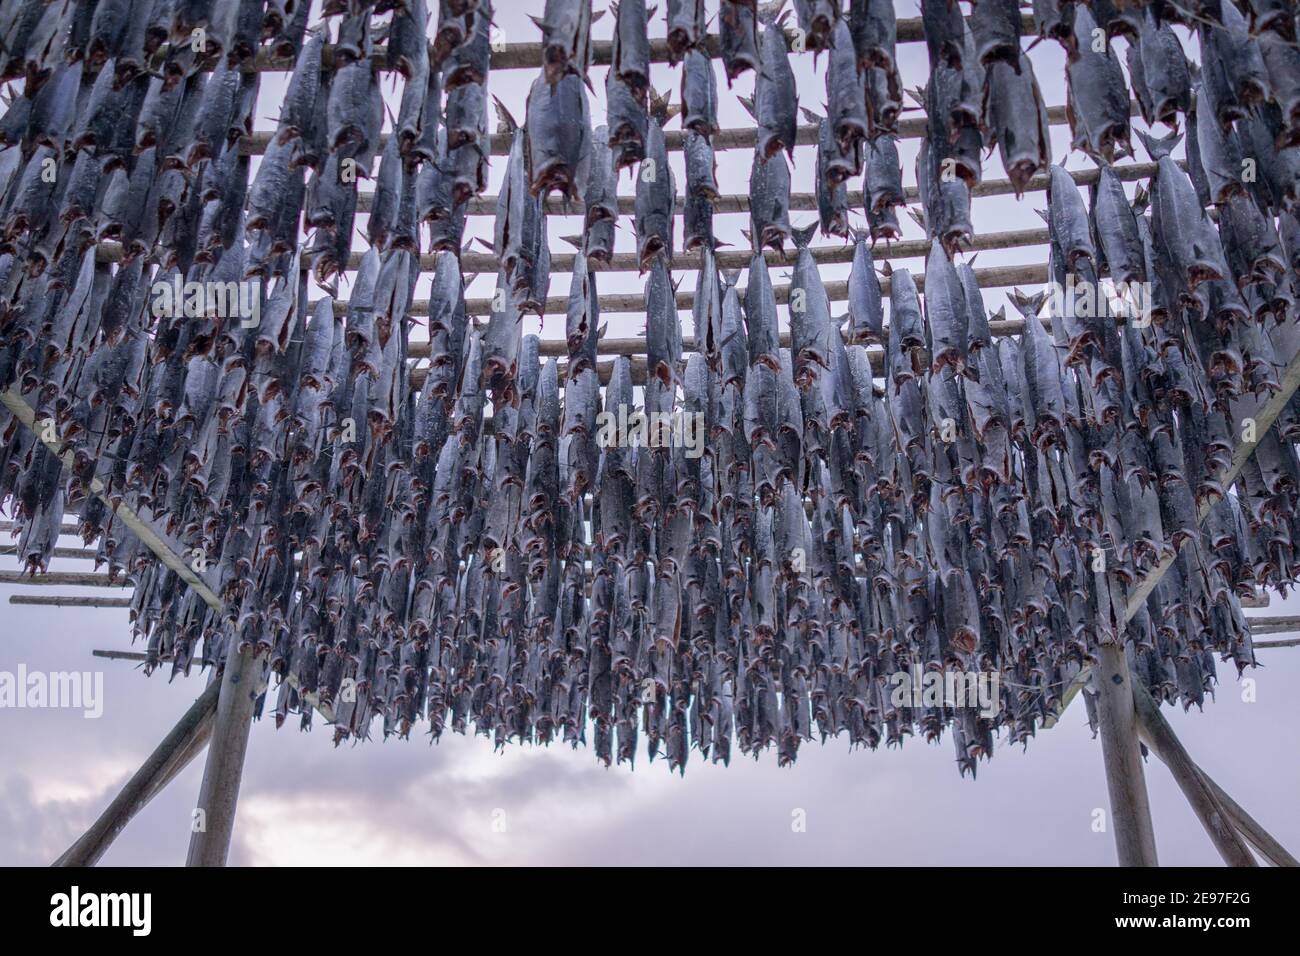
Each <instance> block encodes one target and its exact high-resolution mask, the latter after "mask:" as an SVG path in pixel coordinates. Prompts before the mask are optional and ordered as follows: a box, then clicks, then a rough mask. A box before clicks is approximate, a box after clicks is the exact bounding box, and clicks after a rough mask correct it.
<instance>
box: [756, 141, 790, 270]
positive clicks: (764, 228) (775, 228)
mask: <svg viewBox="0 0 1300 956" xmlns="http://www.w3.org/2000/svg"><path fill="white" fill-rule="evenodd" d="M749 223H750V225H749V229H750V237H751V238H750V241H751V242H752V243H753V244H754V247H755V249H761V248H763V247H764V246H770V247H771V248H773V249H775V250H776V251H777V252H781V251H782V249H783V246H784V243H785V240H786V239H788V238H789V237H790V168H789V167H788V166H787V165H786V163H785V157H784V156H775V157H772V158H770V159H766V160H765V159H763V157H762V154H761V153H760V152H759V151H758V150H757V149H755V150H754V164H753V167H752V169H751V170H750V174H749Z"/></svg>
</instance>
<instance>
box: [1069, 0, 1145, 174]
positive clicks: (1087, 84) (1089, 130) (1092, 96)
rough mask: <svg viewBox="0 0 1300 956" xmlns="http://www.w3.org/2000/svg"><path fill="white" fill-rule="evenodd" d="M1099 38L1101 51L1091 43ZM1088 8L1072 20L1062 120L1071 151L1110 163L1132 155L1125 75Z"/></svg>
mask: <svg viewBox="0 0 1300 956" xmlns="http://www.w3.org/2000/svg"><path fill="white" fill-rule="evenodd" d="M1097 36H1101V37H1102V41H1101V42H1100V45H1101V47H1102V49H1101V50H1097V48H1096V47H1097V42H1096V41H1095V39H1094V38H1095V37H1097ZM1104 37H1105V34H1104V32H1102V31H1100V28H1099V27H1098V26H1097V21H1096V20H1094V19H1093V18H1092V15H1091V14H1090V13H1089V8H1088V7H1087V6H1082V5H1080V6H1077V7H1076V8H1075V14H1074V45H1073V50H1072V52H1071V54H1070V56H1069V58H1068V62H1067V63H1066V67H1065V76H1066V100H1067V102H1066V110H1065V111H1066V118H1067V119H1068V120H1069V123H1070V132H1071V134H1072V136H1073V145H1074V146H1075V147H1077V148H1079V149H1082V150H1083V151H1084V152H1085V153H1087V154H1088V155H1089V156H1092V157H1093V158H1094V159H1097V160H1098V161H1099V162H1100V161H1103V160H1104V161H1105V162H1108V163H1109V162H1113V161H1114V159H1115V156H1116V147H1117V146H1122V147H1123V152H1122V153H1121V154H1120V155H1127V154H1129V153H1132V152H1133V146H1132V143H1131V142H1130V141H1129V103H1130V101H1129V96H1128V88H1127V87H1126V86H1125V84H1124V72H1123V70H1121V69H1120V65H1119V63H1118V61H1117V60H1116V59H1115V56H1114V54H1113V53H1112V52H1111V49H1110V45H1109V44H1108V43H1106V42H1105V40H1104Z"/></svg>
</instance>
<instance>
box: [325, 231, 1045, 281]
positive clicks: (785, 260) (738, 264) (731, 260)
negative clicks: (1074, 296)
mask: <svg viewBox="0 0 1300 956" xmlns="http://www.w3.org/2000/svg"><path fill="white" fill-rule="evenodd" d="M1050 241H1051V237H1050V236H1049V235H1048V231H1047V230H1046V229H1015V230H1010V231H1008V232H990V233H985V234H977V235H976V236H975V237H974V238H973V239H972V241H971V242H970V243H969V244H968V245H967V246H966V247H965V248H966V250H967V251H968V252H984V251H988V250H991V249H1020V248H1024V247H1025V246H1045V245H1047V243H1048V242H1050ZM853 249H854V246H853V243H851V242H844V243H843V244H841V245H837V246H832V245H826V246H813V247H812V249H811V252H812V256H813V260H814V261H816V262H817V263H818V264H819V265H847V264H849V263H851V262H852V261H853ZM929 254H930V240H929V239H905V240H902V241H900V242H892V243H888V244H885V245H881V246H877V247H876V248H874V249H873V250H872V251H871V255H872V258H873V259H874V260H878V261H882V262H884V261H889V260H895V259H921V258H924V257H925V256H927V255H929ZM362 255H363V254H362V253H360V252H354V253H353V254H352V258H351V260H350V261H349V262H348V266H349V268H352V269H356V268H357V267H358V266H360V265H361V257H362ZM796 256H797V252H796V251H795V249H794V248H793V246H790V247H787V249H786V252H785V255H782V254H781V253H779V252H777V251H776V250H775V249H764V250H763V259H764V260H765V261H766V262H767V264H768V265H769V266H777V267H781V266H787V267H788V266H792V265H794V260H795V258H796ZM576 258H577V257H576V256H575V254H573V253H569V252H562V253H558V254H556V253H552V255H551V275H552V276H554V275H556V274H562V273H572V272H573V266H574V262H575V260H576ZM715 258H716V259H717V263H718V268H719V269H747V268H749V263H750V262H751V261H752V260H753V258H754V250H752V249H725V248H724V249H719V250H718V251H717V252H716V253H715ZM696 259H697V257H696V256H695V255H693V254H691V253H682V254H681V255H680V256H679V257H678V258H677V259H676V260H675V261H674V263H673V264H674V266H675V267H676V268H677V269H682V268H683V266H685V265H686V263H690V266H689V267H687V268H686V269H685V270H684V271H692V272H693V271H697V270H698V268H699V266H698V263H697V262H696ZM437 262H438V260H437V257H436V256H433V255H425V256H421V257H420V268H421V269H423V270H424V271H426V272H429V271H432V270H433V269H434V268H435V267H436V266H437ZM500 262H501V258H500V256H498V255H496V254H495V253H488V252H463V253H461V257H460V267H461V271H462V272H470V273H478V272H488V273H491V272H495V271H496V270H497V268H498V266H499V264H500ZM638 268H639V263H638V257H637V254H636V253H635V252H619V253H615V254H614V256H613V257H612V259H611V261H610V264H609V266H608V267H606V268H602V269H601V270H600V272H602V273H604V272H635V271H636V270H637V269H638ZM598 281H599V280H598Z"/></svg>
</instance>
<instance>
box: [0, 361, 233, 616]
mask: <svg viewBox="0 0 1300 956" xmlns="http://www.w3.org/2000/svg"><path fill="white" fill-rule="evenodd" d="M0 403H3V404H4V406H5V407H6V408H8V409H9V411H11V412H13V414H14V417H15V418H17V419H18V420H19V421H20V422H22V423H23V425H24V426H25V427H27V428H28V429H30V430H31V431H32V432H33V433H34V434H35V435H36V437H37V438H38V439H39V440H40V442H41V443H42V444H43V445H45V446H46V447H47V448H48V449H49V450H50V451H52V452H53V453H54V454H56V455H58V456H59V458H60V459H61V460H62V461H63V466H64V467H65V468H67V469H68V471H69V472H73V471H75V470H76V455H75V454H74V453H73V452H72V450H71V449H70V448H65V447H64V444H63V442H62V441H60V440H59V439H58V437H57V436H56V437H55V438H54V439H53V440H47V439H46V437H45V429H43V428H37V427H36V412H35V411H34V410H33V409H32V407H31V406H30V405H28V404H27V400H26V399H25V398H23V395H22V392H20V391H19V390H18V388H17V387H16V386H10V387H9V388H8V389H7V390H6V391H4V392H3V393H0ZM90 492H91V494H93V495H95V496H96V497H97V498H99V499H100V500H101V501H103V502H104V504H106V505H107V506H108V507H109V508H110V509H112V510H113V513H114V514H115V515H116V517H117V518H118V519H120V520H121V522H122V523H123V524H124V525H126V527H127V528H129V529H130V530H131V531H133V532H134V533H135V536H136V537H137V538H139V539H140V543H141V544H143V545H144V546H145V547H146V548H148V549H149V550H150V551H152V552H153V553H154V554H155V555H156V556H157V557H158V560H159V561H161V562H162V563H163V564H164V565H166V566H167V567H169V568H171V569H172V570H173V571H175V572H176V573H177V574H178V575H179V576H180V577H181V579H182V580H184V581H185V583H186V584H188V585H189V586H190V587H192V588H193V589H194V590H196V591H198V592H199V596H200V597H202V598H203V600H204V601H205V602H206V603H207V604H208V606H209V607H211V608H213V610H216V611H218V612H220V611H221V610H223V608H222V604H221V599H220V598H218V597H217V596H216V594H214V593H213V591H212V589H211V588H209V587H208V585H207V584H206V583H205V582H204V581H203V579H202V578H200V577H199V576H198V575H197V574H196V573H195V572H194V570H193V569H192V568H191V567H190V566H189V564H188V563H186V561H185V560H184V559H183V558H182V557H181V556H180V549H179V548H178V547H177V546H176V544H175V543H174V542H173V541H172V540H171V538H170V536H168V535H167V534H166V533H165V532H163V531H162V530H161V529H159V528H156V527H155V526H154V523H153V521H151V520H150V519H149V518H148V517H146V516H143V515H140V514H138V513H136V511H135V510H134V509H133V508H131V507H130V506H129V505H127V504H126V503H125V502H118V503H114V502H113V501H112V500H111V499H110V498H109V497H108V494H107V489H105V487H104V483H103V482H101V481H100V480H99V479H98V478H92V479H91V482H90Z"/></svg>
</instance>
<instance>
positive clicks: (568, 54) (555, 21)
mask: <svg viewBox="0 0 1300 956" xmlns="http://www.w3.org/2000/svg"><path fill="white" fill-rule="evenodd" d="M598 17H599V15H597V18H598ZM529 19H530V20H532V21H533V23H534V24H536V25H537V28H538V29H539V30H541V31H542V78H543V79H544V80H545V82H546V83H547V85H549V86H552V87H554V86H555V85H556V84H558V83H559V82H560V79H561V78H562V77H565V76H577V77H581V78H585V77H586V76H587V71H588V68H589V67H590V65H591V24H592V22H593V17H592V15H591V0H546V6H545V8H544V10H543V13H542V16H541V18H540V19H539V18H537V17H535V16H532V15H530V16H529Z"/></svg>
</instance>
